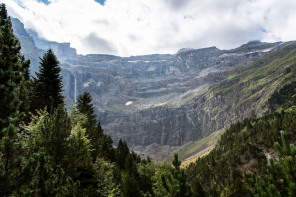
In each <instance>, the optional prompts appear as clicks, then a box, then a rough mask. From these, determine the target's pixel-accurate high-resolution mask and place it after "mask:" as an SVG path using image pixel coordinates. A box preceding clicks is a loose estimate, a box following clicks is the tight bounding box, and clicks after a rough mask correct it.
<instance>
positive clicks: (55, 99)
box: [31, 49, 64, 114]
mask: <svg viewBox="0 0 296 197" xmlns="http://www.w3.org/2000/svg"><path fill="white" fill-rule="evenodd" d="M40 60H41V61H40V66H39V73H36V78H34V80H33V98H32V107H31V111H33V112H34V111H35V110H40V109H44V108H45V107H47V111H48V112H49V113H50V114H52V113H53V112H54V109H55V108H57V106H58V105H59V104H63V103H64V97H63V95H62V91H63V90H62V77H61V76H60V72H61V67H60V66H59V61H58V60H57V58H56V56H55V55H54V53H53V52H52V50H51V49H49V50H48V51H47V52H46V53H45V54H44V55H43V57H42V58H41V59H40Z"/></svg>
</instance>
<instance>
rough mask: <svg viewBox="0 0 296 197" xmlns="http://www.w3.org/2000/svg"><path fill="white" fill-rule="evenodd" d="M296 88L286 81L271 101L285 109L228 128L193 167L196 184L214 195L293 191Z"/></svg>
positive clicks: (286, 193) (289, 193) (191, 176)
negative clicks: (212, 147) (214, 145)
mask: <svg viewBox="0 0 296 197" xmlns="http://www.w3.org/2000/svg"><path fill="white" fill-rule="evenodd" d="M295 93H296V87H295V82H293V83H291V84H288V85H286V86H284V87H283V88H282V89H280V90H279V91H277V92H275V93H274V94H273V95H272V96H271V98H270V99H269V101H268V103H269V105H270V106H274V107H275V106H277V108H279V109H280V111H276V112H273V113H271V114H267V115H265V116H263V117H262V118H256V119H245V120H244V121H242V122H238V123H236V124H234V125H232V126H231V127H230V128H229V129H228V130H226V132H225V133H224V134H223V135H222V136H221V139H220V140H219V142H218V144H217V145H216V147H215V148H214V149H213V150H212V151H211V152H210V153H209V154H208V155H207V156H205V157H203V158H199V159H198V160H197V161H196V162H195V163H192V164H191V165H190V166H189V167H188V169H187V173H188V174H189V178H188V179H189V180H190V182H191V183H192V187H193V188H195V187H198V188H199V189H201V188H202V189H203V191H204V192H205V193H206V194H207V195H211V196H220V195H222V196H253V195H258V194H259V196H273V195H275V196H294V195H295V191H296V190H295V183H296V182H295V170H296V166H295V164H296V163H295V162H296V158H295V147H294V145H289V142H291V143H292V142H293V143H294V142H295V141H296V135H295V132H296V112H295V110H294V108H295V104H296V102H295V95H296V94H295ZM276 142H279V143H280V144H279V143H276ZM281 146H284V147H283V148H282V147H281ZM269 159H274V160H275V161H277V162H279V163H277V162H273V160H271V161H269ZM267 164H269V165H267ZM254 174H256V175H257V176H255V175H254Z"/></svg>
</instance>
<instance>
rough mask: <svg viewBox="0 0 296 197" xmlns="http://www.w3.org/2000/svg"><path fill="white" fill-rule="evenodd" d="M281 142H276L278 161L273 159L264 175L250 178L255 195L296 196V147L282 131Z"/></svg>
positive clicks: (251, 189)
mask: <svg viewBox="0 0 296 197" xmlns="http://www.w3.org/2000/svg"><path fill="white" fill-rule="evenodd" d="M281 144H282V145H280V144H279V143H278V142H275V144H274V146H275V148H276V150H277V154H278V158H279V161H278V162H274V161H273V159H271V160H270V163H269V164H268V165H267V170H266V173H265V174H264V176H263V177H261V176H255V175H253V176H252V178H251V179H250V180H249V182H250V185H251V188H250V191H254V192H253V193H252V195H255V196H295V195H296V157H295V156H296V147H295V146H294V145H293V144H289V140H288V136H287V134H286V133H285V132H284V131H281Z"/></svg>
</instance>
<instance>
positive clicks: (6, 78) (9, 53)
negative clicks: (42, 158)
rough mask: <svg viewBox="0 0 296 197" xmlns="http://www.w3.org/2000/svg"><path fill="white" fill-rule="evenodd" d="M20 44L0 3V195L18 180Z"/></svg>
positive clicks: (21, 71) (19, 157)
mask: <svg viewBox="0 0 296 197" xmlns="http://www.w3.org/2000/svg"><path fill="white" fill-rule="evenodd" d="M20 49H21V47H20V44H19V41H18V39H17V38H16V37H15V36H14V34H13V30H12V25H11V20H10V17H8V14H7V10H6V6H5V4H1V5H0V196H9V195H11V192H12V189H13V188H15V187H17V188H18V187H19V186H20V185H21V184H22V183H21V181H19V180H20V178H19V176H20V168H21V163H22V156H21V151H22V143H21V142H20V141H19V139H18V136H17V134H18V132H19V128H18V124H19V121H20V113H19V109H20V104H21V101H20V98H19V97H20V84H21V83H22V81H23V79H24V78H23V71H24V69H23V68H22V63H21V59H20V57H21V56H20Z"/></svg>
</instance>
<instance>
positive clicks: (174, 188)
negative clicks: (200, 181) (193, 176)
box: [161, 153, 192, 197]
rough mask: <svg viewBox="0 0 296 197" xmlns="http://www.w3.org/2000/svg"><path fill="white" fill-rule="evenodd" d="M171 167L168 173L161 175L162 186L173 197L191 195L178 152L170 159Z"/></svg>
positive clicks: (187, 196)
mask: <svg viewBox="0 0 296 197" xmlns="http://www.w3.org/2000/svg"><path fill="white" fill-rule="evenodd" d="M172 164H173V167H174V168H172V169H171V173H170V174H163V175H162V176H161V179H162V184H163V187H164V188H165V189H166V191H167V193H168V194H169V195H170V196H174V197H189V196H192V192H191V187H190V185H189V184H188V183H187V181H186V179H187V175H186V173H185V170H184V169H181V168H180V166H181V161H180V160H179V159H178V154H176V153H175V154H174V160H173V161H172Z"/></svg>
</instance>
